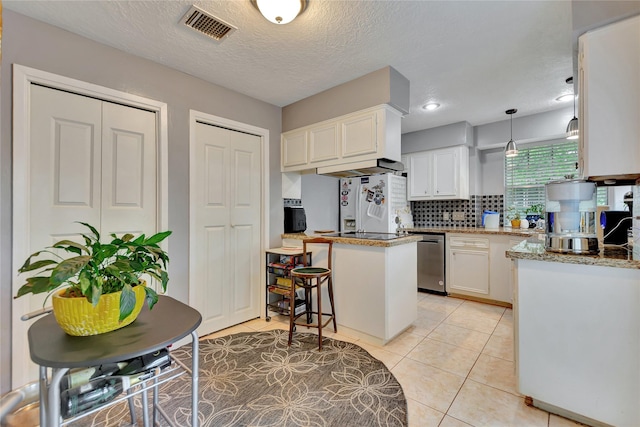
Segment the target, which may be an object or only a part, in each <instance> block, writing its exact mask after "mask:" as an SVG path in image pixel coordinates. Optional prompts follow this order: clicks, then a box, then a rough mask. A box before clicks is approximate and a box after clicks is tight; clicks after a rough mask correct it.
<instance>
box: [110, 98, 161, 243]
mask: <svg viewBox="0 0 640 427" xmlns="http://www.w3.org/2000/svg"><path fill="white" fill-rule="evenodd" d="M156 151H157V141H156V115H155V113H152V112H150V111H145V110H140V109H137V108H131V107H126V106H124V105H118V104H112V103H108V102H105V103H104V107H103V123H102V222H101V227H100V228H101V233H102V234H103V235H104V236H105V238H107V236H109V235H110V234H111V233H116V234H118V235H120V234H122V233H132V234H134V235H138V234H141V233H144V234H146V235H147V236H149V235H152V234H155V233H156V232H157V226H156V224H157V218H156V214H157V209H156V206H157V198H158V195H157V155H156Z"/></svg>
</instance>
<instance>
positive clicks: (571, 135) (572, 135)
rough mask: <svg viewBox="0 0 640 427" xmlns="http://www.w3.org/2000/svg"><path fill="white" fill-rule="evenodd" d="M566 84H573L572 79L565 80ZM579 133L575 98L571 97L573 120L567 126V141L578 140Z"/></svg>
mask: <svg viewBox="0 0 640 427" xmlns="http://www.w3.org/2000/svg"><path fill="white" fill-rule="evenodd" d="M566 82H567V84H573V77H569V78H568V79H567V80H566ZM579 133H580V131H579V130H578V118H577V117H576V96H575V93H574V95H573V118H572V119H571V120H569V123H568V124H567V139H578V136H579Z"/></svg>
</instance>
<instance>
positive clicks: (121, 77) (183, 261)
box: [0, 9, 283, 394]
mask: <svg viewBox="0 0 640 427" xmlns="http://www.w3.org/2000/svg"><path fill="white" fill-rule="evenodd" d="M13 63H17V64H21V65H25V66H28V67H32V68H36V69H39V70H43V71H48V72H51V73H54V74H59V75H62V76H66V77H70V78H74V79H78V80H81V81H85V82H89V83H93V84H97V85H101V86H105V87H108V88H111V89H115V90H120V91H124V92H129V93H134V94H136V95H140V96H143V97H147V98H151V99H155V100H158V101H163V102H166V103H167V104H168V119H169V124H168V130H169V155H168V157H169V159H168V162H169V176H168V179H169V229H170V230H172V231H173V234H172V235H171V238H170V239H169V254H170V256H171V263H170V275H171V284H170V291H171V294H172V295H173V296H174V297H176V298H178V299H180V300H182V301H187V300H188V287H189V275H188V271H189V264H188V259H189V239H188V236H189V198H188V197H189V196H188V195H189V109H195V110H198V111H202V112H204V113H208V114H212V115H217V116H220V117H224V118H227V119H231V120H236V121H239V122H243V123H247V124H250V125H253V126H257V127H261V128H266V129H269V136H270V147H268V156H269V168H270V170H272V171H273V173H271V174H270V182H269V183H268V186H269V188H270V199H269V200H268V201H266V203H265V205H266V206H265V207H266V209H268V212H269V214H270V224H269V225H268V227H269V242H267V244H268V245H270V246H274V245H278V244H279V243H280V234H281V233H282V229H283V210H282V196H281V175H280V173H279V171H280V144H279V141H280V133H281V109H280V108H279V107H276V106H274V105H270V104H267V103H265V102H262V101H259V100H256V99H253V98H250V97H248V96H245V95H242V94H239V93H237V92H233V91H231V90H228V89H226V88H223V87H220V86H215V85H212V84H210V83H207V82H204V81H203V80H200V79H197V78H194V77H192V76H189V75H187V74H184V73H182V72H178V71H176V70H173V69H170V68H167V67H165V66H162V65H159V64H156V63H154V62H151V61H148V60H146V59H143V58H139V57H135V56H132V55H129V54H127V53H124V52H122V51H119V50H117V49H114V48H111V47H108V46H105V45H102V44H99V43H96V42H93V41H91V40H88V39H85V38H83V37H80V36H77V35H75V34H72V33H70V32H68V31H64V30H62V29H60V28H56V27H53V26H51V25H48V24H44V23H42V22H40V21H36V20H33V19H31V18H28V17H25V16H23V15H20V14H17V13H14V12H12V11H9V10H6V9H5V10H4V11H3V34H2V69H1V72H2V75H1V79H0V81H1V84H2V86H1V91H0V102H1V104H0V105H1V108H0V110H1V112H2V116H0V120H1V121H2V128H1V133H0V136H1V142H0V201H1V202H0V236H1V240H0V273H1V276H0V325H1V330H0V375H1V377H0V394H1V393H4V392H6V391H8V389H9V387H10V384H9V381H10V375H8V373H9V372H10V370H11V365H10V356H11V336H10V331H11V297H12V295H11V278H12V275H13V274H12V271H11V270H12V260H11V238H10V236H11V216H12V204H11V192H12V185H11V170H12V163H11V152H12V148H11V147H12V139H11V123H12V115H11V105H12V102H11V97H12V90H11V80H12V75H11V64H13ZM212 72H215V70H214V71H212ZM17 191H20V190H19V189H18V190H17Z"/></svg>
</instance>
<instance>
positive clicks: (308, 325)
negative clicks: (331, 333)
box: [293, 311, 335, 328]
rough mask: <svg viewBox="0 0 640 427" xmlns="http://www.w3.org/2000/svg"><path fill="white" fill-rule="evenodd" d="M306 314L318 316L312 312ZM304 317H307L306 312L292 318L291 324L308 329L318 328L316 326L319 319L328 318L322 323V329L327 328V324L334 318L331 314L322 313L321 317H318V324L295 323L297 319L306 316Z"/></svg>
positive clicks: (315, 312)
mask: <svg viewBox="0 0 640 427" xmlns="http://www.w3.org/2000/svg"><path fill="white" fill-rule="evenodd" d="M308 314H315V315H318V312H317V311H312V312H309V313H308ZM306 315H307V312H303V313H300V314H298V315H296V316H295V317H294V318H293V324H294V325H296V326H306V327H309V328H318V327H319V326H318V324H319V323H320V322H321V319H322V318H323V317H326V316H328V318H327V320H326V321H325V322H323V323H322V327H323V328H324V327H325V326H327V325H328V324H329V322H331V321H332V320H333V319H334V317H335V316H334V315H333V314H331V313H322V316H319V317H320V319H318V322H317V323H307V322H304V323H302V322H297V321H296V319H298V318H299V317H302V316H306Z"/></svg>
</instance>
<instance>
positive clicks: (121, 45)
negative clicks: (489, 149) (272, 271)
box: [3, 0, 573, 133]
mask: <svg viewBox="0 0 640 427" xmlns="http://www.w3.org/2000/svg"><path fill="white" fill-rule="evenodd" d="M192 4H195V5H196V6H198V7H200V8H202V9H204V10H205V11H207V12H209V13H211V14H213V15H215V16H216V17H218V18H220V19H222V20H224V21H226V22H228V23H230V24H232V25H234V26H236V27H237V28H238V30H237V31H235V32H234V33H233V34H232V35H231V36H230V37H229V38H228V39H226V40H225V41H224V42H222V43H219V44H218V43H216V42H214V41H212V40H211V39H209V38H207V37H205V36H202V35H200V34H198V33H195V32H194V31H193V30H191V29H188V28H187V27H185V26H183V25H181V24H180V23H179V22H180V19H181V18H182V16H183V15H184V14H185V13H186V11H187V10H188V9H189V8H190V6H191V5H192ZM3 6H4V7H5V8H6V9H10V10H13V11H15V12H18V13H21V14H24V15H27V16H30V17H33V18H35V19H38V20H41V21H44V22H48V23H50V24H52V25H55V26H58V27H61V28H64V29H66V30H68V31H71V32H74V33H77V34H80V35H82V36H84V37H87V38H90V39H93V40H96V41H98V42H101V43H104V44H107V45H110V46H113V47H115V48H118V49H121V50H123V51H126V52H129V53H132V54H134V55H137V56H141V57H144V58H148V59H150V60H152V61H155V62H158V63H160V64H164V65H166V66H169V67H171V68H174V69H177V70H180V71H182V72H185V73H188V74H191V75H193V76H196V77H199V78H201V79H203V80H206V81H209V82H211V83H215V84H217V85H221V86H224V87H227V88H230V89H233V90H235V91H237V92H241V93H244V94H246V95H249V96H252V97H254V98H257V99H260V100H263V101H266V102H269V103H271V104H274V105H277V106H285V105H288V104H290V103H292V102H295V101H298V100H300V99H303V98H306V97H308V96H310V95H313V94H315V93H318V92H321V91H323V90H325V89H329V88H331V87H333V86H336V85H338V84H340V83H344V82H347V81H349V80H352V79H354V78H357V77H360V76H362V75H364V74H367V73H369V72H371V71H374V70H377V69H380V68H382V67H384V66H387V65H391V66H392V67H394V68H395V69H397V70H398V71H399V72H400V73H401V74H403V75H404V76H406V77H407V78H408V79H409V81H410V82H411V112H410V114H409V115H408V116H407V117H405V119H404V120H403V123H402V131H403V133H405V132H411V131H415V130H421V129H427V128H431V127H435V126H441V125H445V124H449V123H454V122H459V121H468V122H469V123H471V124H472V125H474V126H475V125H479V124H483V123H488V122H493V121H497V120H505V119H506V117H507V116H506V115H505V113H504V111H505V110H507V109H509V108H517V109H518V116H523V115H528V114H534V113H539V112H542V111H549V110H554V109H557V108H560V107H566V106H567V105H570V103H569V104H566V103H565V104H559V103H558V102H556V101H555V98H556V97H558V96H560V95H561V94H563V93H570V92H571V91H572V87H571V86H569V85H567V84H566V83H565V79H566V78H567V77H569V76H571V75H572V72H573V66H572V39H571V37H572V29H571V2H569V1H406V0H405V1H370V0H367V1H362V0H348V1H339V0H309V6H308V8H307V10H306V11H305V12H304V13H303V14H302V15H300V16H299V17H298V18H297V19H296V20H295V21H293V22H292V23H290V24H287V25H282V26H278V25H275V24H272V23H270V22H268V21H267V20H266V19H264V18H263V17H262V16H261V15H260V14H259V13H258V11H257V10H256V9H255V8H254V7H253V6H252V5H251V3H250V1H249V0H226V1H220V0H218V1H184V0H171V1H166V0H165V1H147V0H137V1H60V0H54V1H7V0H5V1H3ZM428 101H433V102H438V103H440V104H441V107H440V108H439V109H438V110H436V111H434V112H426V111H424V110H422V109H421V108H420V107H421V105H423V104H424V103H426V102H428Z"/></svg>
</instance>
